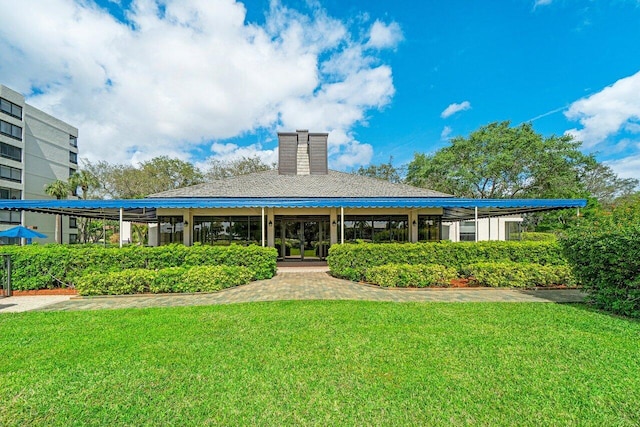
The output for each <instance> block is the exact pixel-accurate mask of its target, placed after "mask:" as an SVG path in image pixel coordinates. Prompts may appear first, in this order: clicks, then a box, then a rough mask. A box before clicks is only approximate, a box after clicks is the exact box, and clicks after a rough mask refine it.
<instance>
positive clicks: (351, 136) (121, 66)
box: [0, 0, 640, 178]
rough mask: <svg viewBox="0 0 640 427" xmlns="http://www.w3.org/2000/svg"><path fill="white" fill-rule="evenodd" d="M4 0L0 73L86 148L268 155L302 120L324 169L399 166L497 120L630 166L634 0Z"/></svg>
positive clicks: (639, 37)
mask: <svg viewBox="0 0 640 427" xmlns="http://www.w3.org/2000/svg"><path fill="white" fill-rule="evenodd" d="M14 3H15V2H11V5H10V3H9V2H3V1H0V12H2V13H0V55H1V57H2V58H11V59H12V60H10V61H6V60H5V61H2V62H1V63H0V82H1V83H3V84H5V85H7V86H9V87H12V88H14V89H16V90H18V91H20V92H22V93H24V94H25V95H27V96H28V102H30V103H32V104H33V105H36V106H38V107H40V108H42V109H44V110H45V111H48V112H50V113H51V114H53V115H56V116H58V117H61V118H63V119H64V120H66V121H68V122H70V123H72V124H74V125H76V126H77V127H78V128H79V130H80V140H79V143H80V148H81V153H80V155H81V157H85V158H88V159H89V160H92V161H95V160H101V159H106V160H109V161H112V162H134V163H135V162H138V161H141V160H145V159H148V158H151V157H153V156H156V155H161V154H167V155H170V156H177V157H180V158H182V159H185V160H190V161H193V162H194V163H196V164H198V165H200V166H205V165H206V161H207V159H208V158H212V157H213V158H217V159H231V158H234V157H238V156H242V155H253V154H256V155H259V156H261V157H263V158H264V159H265V160H267V161H272V160H274V159H275V158H277V152H276V151H275V150H276V146H277V143H276V140H275V133H276V132H277V131H279V130H286V131H288V130H294V129H295V128H308V129H310V130H311V131H328V132H330V147H331V157H330V165H331V166H332V167H333V168H337V169H343V170H350V169H353V168H357V167H358V166H360V165H362V164H368V163H381V162H386V161H388V160H389V157H390V156H393V158H394V163H395V164H396V165H401V164H403V163H407V162H409V161H410V160H411V158H412V157H413V154H414V153H415V152H432V151H434V150H437V149H438V148H441V147H443V146H445V145H446V144H447V140H448V139H449V138H451V137H453V136H457V135H463V136H464V135H468V134H469V132H472V131H473V130H475V129H477V128H478V127H480V126H482V125H484V124H487V123H490V122H493V121H501V120H510V121H511V122H512V123H513V124H519V123H522V122H526V121H533V123H534V127H535V129H536V130H537V131H539V132H541V133H543V134H545V135H551V134H557V135H560V134H564V133H566V132H570V133H572V134H573V135H575V137H576V138H577V139H580V140H581V141H583V142H584V151H585V152H589V153H590V152H594V153H598V154H597V156H598V158H599V159H600V160H601V161H604V162H607V164H609V165H610V166H611V167H612V168H613V169H614V170H616V171H617V172H618V173H619V174H620V175H621V176H625V177H635V178H640V43H639V41H640V1H638V0H617V1H616V0H612V1H595V0H594V1H578V0H538V1H537V2H536V1H535V0H502V1H484V2H480V1H472V0H468V1H462V0H460V1H455V0H453V1H441V2H435V1H424V2H402V1H396V2H388V1H384V2H382V1H380V2H369V1H352V2H348V3H347V2H343V1H337V0H327V1H308V2H297V1H285V0H282V1H280V2H270V1H262V0H253V1H245V2H241V3H240V2H233V1H231V0H208V1H205V0H181V1H178V0H173V1H172V0H169V1H154V0H135V1H126V0H122V1H109V0H100V1H97V2H92V1H90V0H85V1H72V0H32V1H29V2H18V5H15V4H14ZM27 3H28V4H27ZM26 15H29V16H30V17H33V19H32V20H31V21H30V23H31V25H30V26H24V25H23V22H24V21H23V19H22V18H21V17H22V16H26Z"/></svg>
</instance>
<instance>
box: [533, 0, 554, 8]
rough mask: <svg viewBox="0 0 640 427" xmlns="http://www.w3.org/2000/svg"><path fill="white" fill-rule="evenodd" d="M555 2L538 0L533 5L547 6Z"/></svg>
mask: <svg viewBox="0 0 640 427" xmlns="http://www.w3.org/2000/svg"><path fill="white" fill-rule="evenodd" d="M551 3H553V0H536V1H535V3H534V4H533V7H534V8H536V7H538V6H547V5H550V4H551Z"/></svg>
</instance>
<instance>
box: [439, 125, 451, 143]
mask: <svg viewBox="0 0 640 427" xmlns="http://www.w3.org/2000/svg"><path fill="white" fill-rule="evenodd" d="M452 131H453V129H451V128H450V127H449V126H445V127H444V128H442V132H440V139H442V140H446V139H448V138H449V135H451V132H452Z"/></svg>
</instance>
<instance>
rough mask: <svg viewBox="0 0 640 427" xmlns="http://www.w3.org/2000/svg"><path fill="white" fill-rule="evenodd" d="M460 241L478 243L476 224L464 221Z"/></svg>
mask: <svg viewBox="0 0 640 427" xmlns="http://www.w3.org/2000/svg"><path fill="white" fill-rule="evenodd" d="M460 241H461V242H475V241H476V222H475V221H462V222H461V223H460Z"/></svg>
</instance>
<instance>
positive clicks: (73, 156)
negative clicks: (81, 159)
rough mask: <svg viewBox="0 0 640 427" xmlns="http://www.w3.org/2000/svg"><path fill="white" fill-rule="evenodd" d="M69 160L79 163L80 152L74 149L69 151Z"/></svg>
mask: <svg viewBox="0 0 640 427" xmlns="http://www.w3.org/2000/svg"><path fill="white" fill-rule="evenodd" d="M69 161H70V162H71V163H74V164H76V165H77V164H78V153H74V152H73V151H69Z"/></svg>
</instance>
